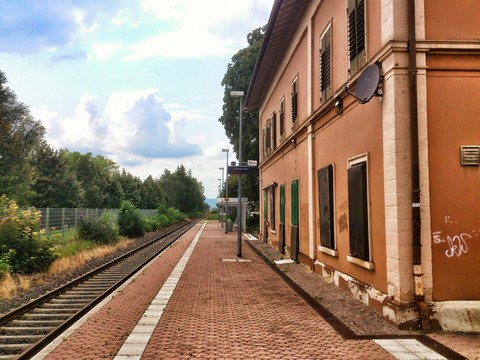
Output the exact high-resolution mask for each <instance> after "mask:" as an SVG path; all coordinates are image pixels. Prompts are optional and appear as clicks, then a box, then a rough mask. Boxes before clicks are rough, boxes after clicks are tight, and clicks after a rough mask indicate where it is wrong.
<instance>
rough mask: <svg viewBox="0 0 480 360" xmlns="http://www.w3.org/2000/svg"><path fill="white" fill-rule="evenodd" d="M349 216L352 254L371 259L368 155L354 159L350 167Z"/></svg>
mask: <svg viewBox="0 0 480 360" xmlns="http://www.w3.org/2000/svg"><path fill="white" fill-rule="evenodd" d="M348 217H349V224H348V225H349V233H350V254H351V256H352V257H354V258H358V259H362V260H365V261H369V260H370V244H369V229H368V182H367V156H366V155H363V156H361V157H358V158H355V159H352V160H350V161H349V168H348Z"/></svg>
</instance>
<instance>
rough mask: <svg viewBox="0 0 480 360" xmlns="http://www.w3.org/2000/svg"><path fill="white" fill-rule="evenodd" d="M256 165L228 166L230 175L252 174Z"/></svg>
mask: <svg viewBox="0 0 480 360" xmlns="http://www.w3.org/2000/svg"><path fill="white" fill-rule="evenodd" d="M256 168H257V167H256V166H229V167H227V174H228V175H240V174H251V173H253V172H254V171H255V169H256Z"/></svg>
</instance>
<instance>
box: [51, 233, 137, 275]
mask: <svg viewBox="0 0 480 360" xmlns="http://www.w3.org/2000/svg"><path fill="white" fill-rule="evenodd" d="M131 243H132V240H128V239H122V240H120V241H119V242H118V243H116V244H115V245H102V246H97V247H96V248H94V249H91V250H85V251H82V252H80V253H78V254H75V255H72V256H68V257H64V258H61V259H58V260H55V261H54V262H53V264H52V265H51V266H50V268H49V269H48V271H47V274H48V275H56V274H59V273H63V272H66V271H72V270H75V269H76V268H79V267H81V266H83V265H84V264H85V263H86V262H88V261H90V260H93V259H98V258H101V257H103V256H107V255H109V254H111V253H112V252H114V251H116V250H118V249H123V248H125V247H127V246H128V245H130V244H131Z"/></svg>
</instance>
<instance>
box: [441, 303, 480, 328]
mask: <svg viewBox="0 0 480 360" xmlns="http://www.w3.org/2000/svg"><path fill="white" fill-rule="evenodd" d="M432 313H433V314H432V320H433V321H435V322H438V326H439V327H440V328H441V329H442V330H444V331H452V332H465V333H480V301H479V300H473V301H437V302H434V303H433V308H432Z"/></svg>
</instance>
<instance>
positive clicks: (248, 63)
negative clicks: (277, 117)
mask: <svg viewBox="0 0 480 360" xmlns="http://www.w3.org/2000/svg"><path fill="white" fill-rule="evenodd" d="M264 34H265V27H260V28H258V29H255V30H253V31H252V32H251V33H250V34H248V36H247V41H248V46H247V47H246V48H244V49H241V50H239V51H238V52H237V53H236V54H235V55H234V56H233V57H232V62H231V63H229V64H228V67H227V72H226V73H225V76H224V78H223V81H222V86H223V87H224V96H223V115H222V116H221V117H220V118H219V121H220V122H221V123H222V124H223V126H224V128H225V134H226V135H227V137H228V139H229V140H230V143H231V144H232V145H233V150H234V151H235V152H236V153H237V154H238V145H239V110H240V105H239V99H237V98H232V97H231V96H230V91H232V90H242V91H243V92H244V93H245V94H246V93H247V90H248V86H249V83H250V79H251V77H252V75H253V70H254V68H255V63H256V60H257V56H258V53H259V52H260V48H261V46H262V42H263V38H264ZM258 136H259V132H258V111H248V112H246V111H244V112H243V116H242V161H244V162H246V161H247V160H258ZM257 179H258V174H254V175H248V176H242V196H244V197H248V198H249V200H252V201H255V202H256V203H258V200H259V199H258V194H259V192H258V181H257ZM229 195H230V193H229Z"/></svg>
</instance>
